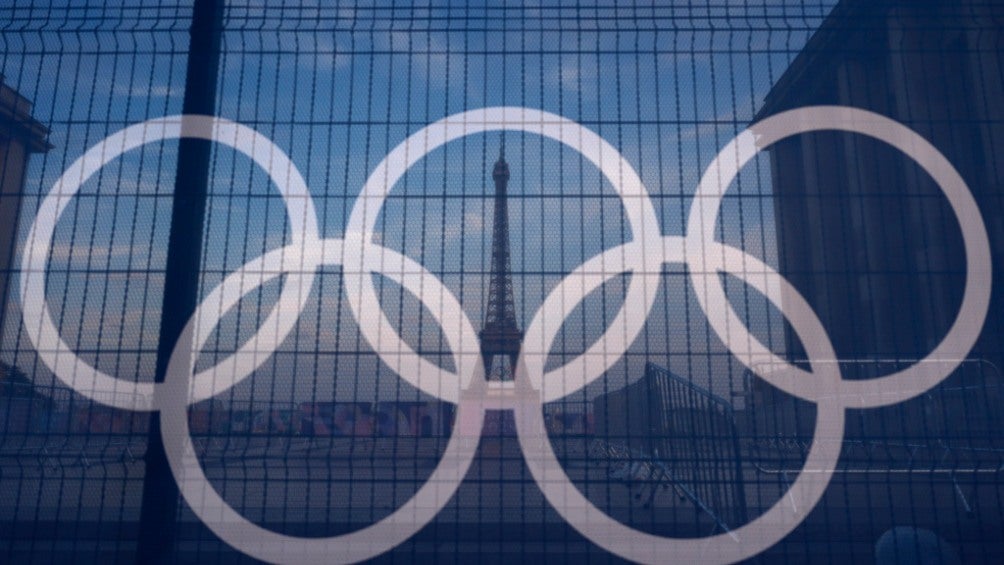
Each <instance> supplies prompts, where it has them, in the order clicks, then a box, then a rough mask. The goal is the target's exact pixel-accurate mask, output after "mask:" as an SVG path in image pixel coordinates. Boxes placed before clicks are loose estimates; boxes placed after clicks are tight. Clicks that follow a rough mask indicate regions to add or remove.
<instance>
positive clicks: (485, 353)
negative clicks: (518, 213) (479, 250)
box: [478, 142, 523, 380]
mask: <svg viewBox="0 0 1004 565" xmlns="http://www.w3.org/2000/svg"><path fill="white" fill-rule="evenodd" d="M492 179H493V180H494V181H495V214H494V221H493V224H492V265H491V278H490V281H489V285H488V308H487V312H485V325H484V328H482V330H481V332H480V333H479V334H478V335H479V338H480V340H481V357H482V359H483V361H484V366H485V375H486V376H487V377H488V378H489V379H491V380H512V379H513V378H514V377H513V372H514V371H515V368H516V358H517V357H518V356H519V349H520V344H521V342H522V340H523V332H522V331H520V329H519V326H518V325H517V324H516V306H515V302H514V300H513V289H512V270H511V261H510V252H509V205H508V202H507V198H508V194H507V190H508V185H509V164H508V163H506V160H505V144H504V142H503V144H502V147H501V150H500V151H499V159H498V161H496V162H495V167H494V169H493V170H492Z"/></svg>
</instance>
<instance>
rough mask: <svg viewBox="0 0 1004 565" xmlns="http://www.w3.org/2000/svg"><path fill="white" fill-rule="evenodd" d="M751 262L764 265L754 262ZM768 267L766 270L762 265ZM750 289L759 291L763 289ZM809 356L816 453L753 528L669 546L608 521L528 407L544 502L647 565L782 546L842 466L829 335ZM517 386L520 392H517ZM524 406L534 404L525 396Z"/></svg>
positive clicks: (676, 254) (524, 441)
mask: <svg viewBox="0 0 1004 565" xmlns="http://www.w3.org/2000/svg"><path fill="white" fill-rule="evenodd" d="M666 240H667V241H666V245H665V246H664V247H665V248H666V249H667V255H666V258H665V260H666V262H667V263H674V262H678V261H680V259H681V255H682V249H680V247H681V243H682V241H681V239H680V238H678V237H673V236H670V237H667V238H666ZM715 245H716V246H719V247H721V248H722V249H721V251H720V252H721V253H722V254H723V255H727V256H729V257H730V259H733V260H732V261H731V262H730V264H737V262H736V261H735V259H736V258H737V256H739V255H747V254H746V253H744V252H743V251H741V250H739V249H735V248H732V247H728V246H725V245H723V244H720V243H716V244H715ZM749 260H750V261H751V262H755V264H759V265H762V263H759V261H756V260H755V259H753V258H752V257H749ZM763 267H764V268H765V269H769V267H766V266H765V265H764V266H763ZM731 274H733V275H735V276H737V277H739V278H743V279H745V275H746V274H745V272H743V271H737V272H734V273H731ZM748 282H750V284H753V285H755V286H756V285H757V284H758V283H756V282H754V281H748ZM798 320H799V321H795V320H793V321H792V327H793V328H794V329H795V331H796V332H797V333H799V335H801V332H802V327H801V325H800V322H804V321H805V318H799V319H798ZM817 331H818V328H816V327H813V328H812V329H811V330H810V332H811V333H813V334H815V333H817ZM806 349H807V353H808V356H809V359H810V365H811V366H812V369H813V374H814V375H815V376H814V378H813V382H815V383H816V385H817V386H818V387H819V389H820V391H821V394H820V395H819V404H818V407H817V409H816V428H815V432H814V435H813V443H812V448H811V449H810V450H809V453H808V455H807V457H806V461H805V465H804V468H803V470H802V472H800V473H799V474H798V476H797V477H796V478H795V481H794V482H793V483H792V485H791V486H790V487H789V489H788V494H787V495H785V497H782V498H780V499H779V500H778V501H777V502H776V503H775V504H774V505H773V506H772V507H771V508H770V509H768V510H767V512H765V513H763V514H762V515H761V516H759V517H758V518H756V519H755V520H753V521H751V522H749V523H748V524H745V525H742V526H740V527H738V528H736V529H733V530H732V531H731V532H727V533H721V534H718V535H714V536H709V537H703V538H670V537H664V536H658V535H654V534H650V533H647V532H642V531H639V530H636V529H634V528H631V527H630V526H627V525H625V524H622V523H620V522H618V521H617V520H615V519H614V518H612V517H610V516H608V515H606V514H604V513H603V511H602V510H600V509H599V508H597V507H596V506H595V505H594V504H593V503H592V502H591V501H590V500H589V499H587V498H586V497H585V496H584V495H583V494H582V493H581V492H580V491H579V490H578V488H577V487H576V486H575V484H574V483H573V482H572V480H571V478H569V477H568V474H567V473H565V470H564V468H563V467H562V466H561V462H560V461H559V460H558V458H557V456H555V454H554V450H553V449H552V447H551V444H550V441H549V440H548V436H547V431H546V428H545V427H544V420H543V414H542V411H543V410H542V406H541V405H537V406H535V405H534V404H533V403H532V402H529V401H524V402H522V403H517V404H516V405H515V409H516V416H515V421H516V432H517V435H518V437H519V442H520V447H521V448H522V450H523V454H524V459H525V460H526V463H527V467H528V468H529V469H530V473H531V475H533V478H534V480H535V481H536V482H537V485H538V486H539V487H540V489H541V491H542V492H543V493H544V496H545V497H546V498H547V501H548V502H549V503H550V504H551V506H553V507H554V509H555V510H556V511H557V512H558V513H559V514H561V516H562V518H564V519H565V520H566V521H567V522H568V523H569V524H570V525H571V526H572V527H574V528H575V529H576V530H577V531H578V532H579V533H581V534H582V535H583V536H585V537H586V538H588V539H589V540H590V541H592V542H593V543H596V544H597V545H599V546H601V547H603V548H604V549H606V550H607V551H610V552H611V553H614V554H616V555H618V556H620V557H623V558H625V559H630V560H633V561H638V562H643V563H664V562H666V560H667V559H670V558H671V559H673V560H675V561H679V562H681V563H731V562H735V561H741V560H743V559H746V558H749V557H752V556H753V555H756V554H757V553H760V552H761V551H763V550H765V549H767V548H769V547H771V546H772V545H774V544H775V543H776V542H778V541H780V540H781V539H783V538H784V537H785V536H786V535H788V534H789V533H790V532H791V531H792V530H793V529H795V527H797V526H798V525H799V524H800V523H801V521H802V520H803V519H804V518H805V514H807V513H808V512H809V511H810V510H811V509H812V508H814V507H815V505H816V503H817V502H819V499H820V497H822V495H823V493H824V492H825V491H826V487H827V485H828V484H829V482H830V478H831V477H832V474H833V471H834V469H836V464H837V460H838V459H839V458H840V450H841V443H840V442H839V441H819V440H826V439H831V437H830V434H832V436H833V437H838V436H839V437H841V438H842V437H843V433H844V407H843V405H842V404H841V403H840V402H839V401H837V400H836V396H835V394H834V392H835V389H836V388H837V386H838V385H839V384H840V383H841V382H842V381H841V380H840V375H839V366H838V365H836V364H832V363H826V362H822V363H820V361H825V360H829V359H832V358H833V355H834V353H833V347H832V345H831V343H830V340H829V338H828V336H826V334H825V332H824V333H823V334H822V335H821V338H820V339H816V340H809V341H808V343H807V345H806ZM522 378H525V377H523V376H522V372H517V379H522ZM516 386H517V388H519V387H520V384H519V383H517V385H516ZM524 386H525V385H524ZM526 398H532V396H530V395H527V396H526ZM788 497H793V498H794V499H796V500H798V506H797V507H795V506H792V505H791V504H790V503H789V502H788ZM797 508H801V509H802V510H798V509H797Z"/></svg>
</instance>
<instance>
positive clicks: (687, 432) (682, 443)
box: [589, 363, 747, 532]
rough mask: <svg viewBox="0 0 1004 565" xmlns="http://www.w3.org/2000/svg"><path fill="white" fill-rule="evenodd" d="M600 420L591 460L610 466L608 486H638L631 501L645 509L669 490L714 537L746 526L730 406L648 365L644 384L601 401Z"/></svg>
mask: <svg viewBox="0 0 1004 565" xmlns="http://www.w3.org/2000/svg"><path fill="white" fill-rule="evenodd" d="M595 414H596V416H595V418H596V425H597V435H598V436H600V437H598V438H597V439H594V440H593V442H592V443H591V444H590V448H589V456H590V458H592V459H594V460H595V459H602V460H605V461H606V462H607V464H608V474H609V476H610V478H611V479H614V480H619V481H622V482H624V483H625V484H627V485H628V487H629V488H633V487H634V486H638V487H639V492H638V493H637V494H636V495H635V497H634V498H635V499H636V500H644V502H643V506H644V507H645V508H650V507H652V505H653V504H656V494H657V493H658V492H659V490H660V488H661V489H662V490H668V488H669V487H672V488H673V489H674V490H675V491H676V492H677V494H678V495H679V496H680V497H681V498H683V499H686V500H689V501H690V502H691V503H692V504H693V505H694V506H695V507H696V508H698V509H699V510H700V511H701V512H703V513H704V514H706V515H707V516H709V517H710V518H711V520H712V521H713V522H714V524H715V530H720V531H723V532H730V531H731V530H732V529H734V528H736V527H738V526H741V525H742V524H744V523H745V522H746V519H747V515H746V493H745V485H744V482H743V480H742V477H743V456H742V453H741V451H740V444H739V433H738V428H737V426H736V420H735V413H734V411H733V408H732V406H731V404H729V402H728V401H726V400H725V399H723V398H721V397H720V396H718V395H716V394H714V393H712V392H711V391H709V390H706V389H704V388H702V387H700V386H697V385H695V384H694V383H692V382H690V381H688V380H686V379H683V378H681V377H678V376H676V375H674V374H673V373H671V372H669V371H668V370H666V369H664V368H662V367H660V366H658V365H656V364H654V363H647V364H646V366H645V374H644V376H643V377H642V379H640V380H639V381H637V382H636V383H634V384H632V385H628V386H626V387H624V388H623V389H621V390H619V391H615V392H612V393H610V394H608V395H606V396H604V397H601V398H600V399H598V400H597V401H596V410H595ZM604 437H606V438H607V439H603V438H604Z"/></svg>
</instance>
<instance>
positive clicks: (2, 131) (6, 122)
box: [0, 75, 52, 153]
mask: <svg viewBox="0 0 1004 565" xmlns="http://www.w3.org/2000/svg"><path fill="white" fill-rule="evenodd" d="M31 108H32V103H31V101H29V100H28V99H27V98H25V97H24V96H22V95H21V94H20V93H19V92H17V91H16V90H14V89H13V88H11V87H10V86H8V85H7V84H6V82H4V76H3V75H0V136H4V137H17V138H18V139H22V140H24V141H25V145H26V146H27V149H28V151H29V152H31V153H45V152H46V151H48V150H50V149H52V144H50V143H49V142H48V137H49V128H47V127H45V126H44V125H42V123H41V122H39V121H38V120H36V119H35V118H33V117H32V116H31Z"/></svg>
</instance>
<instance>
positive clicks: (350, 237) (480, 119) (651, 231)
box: [345, 107, 661, 400]
mask: <svg viewBox="0 0 1004 565" xmlns="http://www.w3.org/2000/svg"><path fill="white" fill-rule="evenodd" d="M502 130H505V131H522V132H527V133H533V134H537V135H541V136H543V137H547V138H550V139H553V140H555V141H558V142H560V143H563V144H565V145H566V146H568V147H570V148H571V149H574V150H576V151H578V152H579V153H580V154H581V155H582V156H584V157H585V158H586V159H587V160H589V161H590V162H591V163H592V164H593V165H595V166H596V167H597V168H598V169H599V170H600V172H602V173H603V175H604V176H605V177H606V178H607V180H608V181H609V182H610V184H611V185H612V186H613V188H614V190H616V191H617V194H618V195H619V196H620V197H621V201H622V202H623V204H624V210H625V214H626V216H627V219H628V223H629V224H630V226H631V236H632V238H633V241H634V242H635V243H636V244H638V245H640V246H641V247H640V248H641V249H642V250H645V249H646V248H647V247H648V246H658V245H659V244H660V242H661V232H660V228H659V223H658V219H657V217H656V214H655V208H654V207H653V206H652V201H651V199H650V198H649V195H648V191H646V190H645V186H644V185H643V184H642V182H641V178H640V177H639V176H638V174H637V173H636V172H635V170H634V168H633V167H631V165H630V163H628V162H627V160H626V159H624V157H623V156H622V155H621V154H620V152H618V151H617V150H616V149H615V148H614V147H613V146H611V145H610V144H609V143H607V142H606V141H605V140H604V139H603V138H601V137H600V136H599V135H597V134H596V133H595V132H593V131H591V130H589V129H588V128H585V127H583V126H582V125H580V124H577V123H575V122H573V121H571V120H568V119H566V118H562V117H561V116H558V115H555V114H551V113H548V112H543V111H540V110H531V109H527V108H518V107H497V108H483V109H479V110H471V111H468V112H463V113H460V114H455V115H452V116H449V117H446V118H444V119H442V120H439V121H438V122H435V123H433V124H430V125H428V126H426V127H424V128H422V129H421V130H419V131H418V132H416V133H414V134H412V135H411V136H409V137H408V138H407V139H406V140H404V141H403V142H402V143H400V144H399V145H398V146H397V147H395V148H394V149H393V150H392V151H391V152H390V153H389V154H388V155H387V157H385V158H384V160H383V161H381V162H380V164H379V165H377V166H376V168H375V169H374V170H373V173H371V174H370V176H369V178H368V179H367V180H366V184H365V185H364V186H363V189H362V192H361V193H360V195H359V198H358V199H357V200H356V204H355V206H354V207H353V208H352V213H351V214H350V216H349V221H348V226H347V228H346V236H345V239H346V242H347V243H348V244H349V245H347V246H346V249H347V250H348V249H350V248H351V249H355V250H358V254H356V253H346V257H345V271H346V277H345V288H346V294H347V295H348V297H349V305H350V307H351V308H352V311H353V314H354V315H355V317H356V319H357V320H359V325H360V328H361V329H362V333H363V335H364V336H365V337H366V340H367V342H368V343H369V345H370V347H372V348H373V349H375V350H376V351H377V352H378V353H379V354H380V355H381V358H383V359H384V362H386V363H388V364H389V365H390V366H391V367H393V368H394V369H395V371H397V372H398V374H399V375H401V376H402V377H403V378H404V379H405V380H407V381H408V382H410V383H411V384H412V385H414V386H416V387H417V388H419V389H420V390H423V391H425V392H427V393H429V394H432V395H434V396H439V397H440V398H443V399H444V400H450V399H449V398H446V397H443V396H441V393H440V392H439V391H441V390H442V389H443V388H444V385H443V382H444V380H445V381H446V382H449V381H448V380H449V379H450V378H451V376H450V374H449V373H448V372H447V371H445V370H443V369H440V368H439V367H437V366H435V365H433V364H432V363H429V362H428V361H426V360H425V359H423V358H422V357H421V356H419V355H418V354H417V353H415V352H414V351H412V349H411V348H410V347H409V346H408V345H407V344H406V343H405V342H404V340H403V339H401V337H400V336H399V335H398V334H397V332H396V331H395V330H394V329H393V327H392V324H391V323H390V322H389V320H387V318H386V315H385V314H384V313H383V310H382V309H381V308H380V302H379V300H378V299H377V296H376V291H375V290H374V289H373V284H372V277H371V276H370V274H369V273H368V272H366V271H365V269H361V268H360V265H361V264H363V263H365V262H367V260H366V258H367V255H368V254H369V253H370V252H371V250H374V249H376V248H375V247H374V246H372V245H371V244H370V242H371V241H372V240H373V235H374V233H375V232H376V225H377V224H376V223H377V218H378V216H379V214H380V211H381V209H382V207H383V203H384V201H385V199H386V197H387V194H388V193H389V192H390V190H391V189H392V188H393V187H394V185H395V184H397V182H398V181H399V180H400V179H401V177H402V176H404V174H405V172H407V170H408V169H409V168H410V167H411V166H412V165H413V164H415V163H416V162H418V160H419V159H422V158H423V157H425V156H426V155H427V154H428V153H430V152H432V151H433V150H435V149H436V148H438V147H440V146H441V145H444V144H446V143H448V142H450V141H452V140H454V139H458V138H460V137H464V136H467V135H472V134H476V133H483V132H490V131H502ZM616 249H617V248H615V249H614V250H609V251H607V252H604V253H603V254H601V255H600V256H599V257H597V258H594V261H601V262H602V261H604V260H605V259H612V258H613V257H614V256H615V254H616ZM650 255H652V254H649V253H643V255H642V257H643V260H642V262H641V264H639V263H638V261H637V258H629V257H624V256H623V255H622V256H621V257H620V259H621V261H623V262H622V263H621V264H619V265H611V264H609V263H606V264H603V265H601V266H603V267H605V268H607V269H610V268H613V269H614V270H615V272H613V273H610V274H607V275H605V276H606V277H607V278H609V276H612V275H613V274H618V273H621V272H628V271H631V270H632V269H634V270H635V273H636V274H634V275H632V277H631V282H630V284H629V285H628V291H627V294H626V297H625V299H624V304H625V306H624V307H623V308H622V311H621V313H620V314H618V316H617V318H616V320H615V321H614V323H612V324H611V325H610V326H609V327H608V328H607V330H606V331H605V332H604V333H603V336H602V337H600V339H599V340H598V341H597V342H596V343H595V344H594V345H593V347H591V348H590V352H595V351H607V352H609V351H620V352H621V353H619V354H618V355H612V354H606V355H601V356H598V358H597V356H595V355H589V356H585V357H583V356H580V357H579V358H577V359H573V360H572V361H569V362H568V363H566V364H565V365H564V366H563V367H560V368H558V369H555V370H553V371H551V372H549V373H548V375H547V376H548V377H551V378H553V379H556V380H558V379H560V382H556V383H548V384H547V385H546V386H547V390H548V393H549V395H550V396H548V397H549V398H552V399H553V398H557V397H555V396H553V395H555V394H559V393H560V394H561V395H564V394H567V392H566V391H575V390H578V389H581V388H582V387H584V386H585V385H587V384H589V383H590V382H592V381H593V380H595V379H597V378H599V377H600V376H601V375H602V374H603V373H604V372H605V371H606V370H607V369H609V368H610V367H611V366H612V365H613V364H614V363H615V362H616V361H617V360H618V359H619V358H620V356H621V355H623V352H624V351H626V350H627V346H629V345H630V344H631V342H632V341H634V339H635V337H637V335H638V333H639V332H640V331H641V328H642V327H643V326H644V320H645V318H646V317H647V316H648V313H649V312H650V311H651V309H652V305H653V304H654V303H655V297H656V290H657V285H653V280H655V278H656V275H657V274H658V269H659V266H660V264H659V263H658V261H656V262H654V263H653V262H650V261H649V256H650ZM654 257H656V258H658V254H655V255H654ZM653 273H654V274H653ZM604 280H606V279H604ZM559 289H560V290H559ZM559 289H556V290H555V291H553V292H552V293H551V296H550V297H549V299H550V300H556V301H559V302H560V301H562V300H565V301H568V302H574V303H578V302H580V301H581V300H582V299H583V298H585V294H582V295H581V296H579V295H578V290H579V289H576V288H566V287H565V286H564V285H559ZM566 293H569V294H571V295H572V296H566ZM549 307H550V304H549ZM625 310H630V311H631V312H644V313H645V317H642V318H640V319H634V318H632V319H625V317H624V312H625ZM549 311H550V310H549ZM434 314H437V313H434ZM440 318H442V317H440ZM553 321H554V320H552V319H550V317H549V316H544V315H538V316H537V317H536V318H535V320H534V322H533V323H531V324H530V327H529V328H528V329H527V334H526V335H527V338H526V339H524V340H523V344H522V347H521V353H522V354H523V355H524V357H525V358H526V360H527V362H528V363H529V364H530V367H529V374H530V375H531V377H530V379H531V381H535V380H536V379H538V378H540V377H539V376H538V375H542V373H543V366H544V362H545V360H546V358H547V354H548V353H549V351H546V350H541V349H540V347H541V345H542V344H543V341H542V340H539V339H537V337H538V336H544V334H546V333H548V332H549V331H551V329H552V327H551V326H547V327H546V328H544V327H540V328H538V325H542V324H546V323H553ZM440 323H444V320H442V319H440ZM558 326H559V327H560V323H559V324H558ZM443 329H444V331H445V330H446V329H447V328H445V327H444V328H443ZM555 331H556V330H555ZM462 345H463V347H465V348H466V349H465V352H464V353H465V354H464V355H463V359H464V365H462V366H461V365H458V366H457V371H458V373H459V374H460V375H462V376H463V375H471V374H473V372H474V367H473V364H474V363H476V359H477V355H475V351H480V343H479V342H478V341H477V340H475V341H468V342H465V343H463V344H462ZM388 354H390V355H394V358H393V359H392V360H391V362H388V360H387V359H386V358H384V356H385V355H388ZM583 359H589V360H590V361H591V362H589V363H581V364H580V363H579V361H580V360H583ZM538 368H539V371H538ZM573 369H574V370H573ZM576 371H578V372H576ZM461 378H464V377H461ZM545 380H546V377H545ZM534 386H535V387H537V388H539V387H541V386H542V384H541V383H539V382H534Z"/></svg>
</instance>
